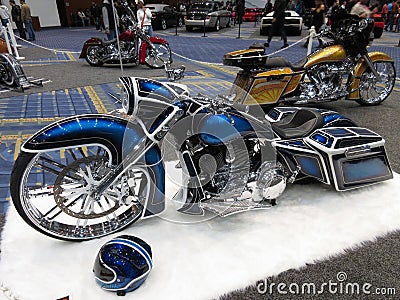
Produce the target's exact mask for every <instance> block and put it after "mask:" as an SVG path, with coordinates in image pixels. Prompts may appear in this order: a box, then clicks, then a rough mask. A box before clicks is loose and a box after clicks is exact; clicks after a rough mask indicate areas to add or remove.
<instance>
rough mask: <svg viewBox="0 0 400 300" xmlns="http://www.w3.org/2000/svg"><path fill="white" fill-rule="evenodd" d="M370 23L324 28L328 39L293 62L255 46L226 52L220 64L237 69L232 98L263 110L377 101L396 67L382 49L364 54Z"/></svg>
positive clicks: (389, 86) (385, 91)
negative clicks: (289, 106)
mask: <svg viewBox="0 0 400 300" xmlns="http://www.w3.org/2000/svg"><path fill="white" fill-rule="evenodd" d="M373 27H374V21H373V20H368V19H361V20H360V19H355V18H353V17H352V18H349V19H346V20H342V21H341V22H340V23H339V26H337V29H336V31H335V32H329V36H330V38H331V39H332V40H331V41H330V42H329V43H327V44H325V45H324V46H323V47H322V49H320V50H318V51H316V52H314V53H312V54H310V55H308V56H307V57H305V58H304V59H302V60H301V61H299V62H298V63H295V64H292V63H290V62H289V61H288V60H287V59H286V58H283V57H275V58H269V57H268V55H267V54H266V53H265V50H264V47H259V46H257V45H253V46H250V48H249V49H246V50H239V51H234V52H230V53H227V54H225V55H224V64H225V65H230V66H237V67H240V68H241V69H242V70H240V71H239V72H238V74H237V76H236V79H235V82H234V87H233V88H232V90H231V97H232V99H234V101H235V102H238V103H242V104H246V105H251V104H258V105H261V107H262V108H263V109H264V110H265V111H268V110H270V109H271V108H272V107H274V106H276V105H278V104H279V103H282V102H283V103H285V104H290V105H302V104H309V103H321V102H327V101H335V100H339V99H341V98H345V99H348V100H354V101H356V102H358V103H359V104H361V105H367V106H368V105H370V106H371V105H378V104H380V103H382V102H383V101H384V100H385V99H386V98H387V97H388V96H389V94H390V93H391V91H392V89H393V86H394V84H395V80H396V70H395V67H394V61H393V59H392V58H391V57H390V56H389V55H387V54H386V53H382V52H370V53H368V51H367V46H368V44H369V42H370V34H371V32H372V30H373ZM325 35H327V34H326V33H325Z"/></svg>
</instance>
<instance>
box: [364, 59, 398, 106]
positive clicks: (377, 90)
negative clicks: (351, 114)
mask: <svg viewBox="0 0 400 300" xmlns="http://www.w3.org/2000/svg"><path fill="white" fill-rule="evenodd" d="M373 65H374V67H375V69H376V71H377V72H378V74H379V76H380V77H381V81H378V80H377V78H376V76H375V75H374V73H373V72H372V70H371V69H370V68H367V69H366V70H365V71H364V72H363V74H362V75H361V79H360V85H359V92H360V99H358V100H357V102H358V103H359V104H361V105H369V106H371V105H378V104H380V103H382V102H383V101H384V100H385V99H386V98H387V97H388V96H389V95H390V93H391V92H392V90H393V87H394V83H395V81H396V70H395V68H394V63H393V62H387V61H378V62H374V63H373Z"/></svg>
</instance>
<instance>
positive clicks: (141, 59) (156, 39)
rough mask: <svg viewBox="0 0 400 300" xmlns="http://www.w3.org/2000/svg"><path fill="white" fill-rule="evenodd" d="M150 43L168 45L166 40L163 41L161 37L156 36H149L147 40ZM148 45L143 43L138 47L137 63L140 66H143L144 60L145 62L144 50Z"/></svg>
mask: <svg viewBox="0 0 400 300" xmlns="http://www.w3.org/2000/svg"><path fill="white" fill-rule="evenodd" d="M149 40H150V42H152V43H155V44H164V45H168V42H167V41H166V40H164V39H163V38H161V37H158V36H151V37H150V38H149ZM149 46H150V45H149V44H148V43H147V42H143V43H142V44H141V45H140V52H139V63H140V64H144V63H145V60H146V50H147V48H148V47H149Z"/></svg>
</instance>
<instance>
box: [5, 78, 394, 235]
mask: <svg viewBox="0 0 400 300" xmlns="http://www.w3.org/2000/svg"><path fill="white" fill-rule="evenodd" d="M120 81H121V83H122V85H123V92H122V93H121V97H120V100H121V103H122V109H121V110H117V111H114V112H112V113H110V114H93V115H80V116H74V117H70V118H67V119H64V120H61V121H57V122H55V123H53V124H51V125H49V126H47V127H45V128H43V129H42V130H40V131H39V132H37V133H36V134H34V135H33V136H32V137H30V138H29V139H28V140H27V141H25V142H24V143H23V145H22V147H21V152H20V154H19V156H18V159H17V160H16V162H15V165H14V168H13V171H12V175H11V183H10V188H11V195H12V201H13V203H14V205H15V207H16V209H17V211H18V213H19V214H20V215H21V217H22V218H23V219H24V220H25V222H26V223H28V224H29V225H30V226H32V227H33V228H34V229H36V230H38V231H39V232H41V233H43V234H45V235H48V236H50V237H53V238H57V239H62V240H71V241H82V240H89V239H93V238H97V237H101V236H105V235H107V234H111V233H114V232H116V231H119V230H121V229H123V228H125V227H127V226H129V225H130V224H132V223H134V222H136V221H138V220H140V219H144V218H148V217H152V216H156V215H159V214H161V213H162V212H163V211H164V210H165V208H166V196H165V190H166V184H170V182H169V181H168V180H167V179H166V174H165V170H166V169H165V162H166V161H168V160H170V161H173V160H177V161H176V162H173V166H174V168H173V169H174V170H176V172H178V171H179V172H181V176H182V178H181V186H180V188H179V190H178V192H177V193H176V194H175V196H174V197H173V199H171V201H174V203H175V204H176V203H177V204H179V205H178V207H176V208H177V210H178V211H179V212H181V213H185V214H191V215H203V214H205V213H207V214H209V213H211V214H217V215H219V216H227V215H230V214H233V213H237V212H241V211H247V210H250V209H259V208H270V207H272V206H274V205H276V203H277V202H276V199H278V198H279V196H280V195H281V194H282V193H283V192H284V190H285V187H286V186H287V184H289V183H294V182H296V181H305V180H307V181H308V180H310V179H311V180H315V181H319V182H322V183H324V184H329V185H331V186H333V187H334V188H335V189H336V190H337V191H345V190H349V189H354V188H359V187H362V186H366V185H370V184H374V183H378V182H381V181H384V180H388V179H390V178H392V176H393V175H392V171H391V168H390V165H389V161H388V158H387V155H386V151H385V147H384V144H385V141H384V139H383V138H382V137H381V136H379V135H378V134H376V133H374V132H372V131H371V130H369V129H366V128H361V127H358V126H357V125H356V124H355V123H354V122H353V121H352V120H350V119H348V118H346V117H344V116H342V115H340V114H338V113H336V112H333V111H328V110H319V109H309V108H295V107H290V108H289V107H276V108H274V109H273V110H271V111H270V112H269V113H268V115H266V116H265V115H263V114H262V113H260V114H257V112H256V111H255V108H254V107H251V106H245V105H243V104H238V103H232V102H231V100H230V99H229V97H226V96H218V97H215V98H212V99H211V98H207V97H204V96H197V97H190V96H189V93H188V90H187V88H186V86H184V85H181V84H177V83H168V82H158V81H155V80H151V79H145V78H134V77H122V78H120ZM169 148H171V149H169ZM165 149H169V150H165ZM171 153H172V154H173V155H172V154H171ZM174 155H175V156H174Z"/></svg>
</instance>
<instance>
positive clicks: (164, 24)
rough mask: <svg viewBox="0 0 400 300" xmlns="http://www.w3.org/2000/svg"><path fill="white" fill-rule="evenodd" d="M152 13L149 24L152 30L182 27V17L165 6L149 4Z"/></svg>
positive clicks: (168, 6)
mask: <svg viewBox="0 0 400 300" xmlns="http://www.w3.org/2000/svg"><path fill="white" fill-rule="evenodd" d="M147 8H148V9H150V11H151V13H152V17H151V24H152V25H153V28H154V29H163V30H165V29H167V28H168V27H173V26H176V25H178V26H179V27H182V26H183V15H182V14H181V13H180V12H178V11H176V10H175V9H174V8H173V7H172V6H170V5H167V4H149V5H148V6H147Z"/></svg>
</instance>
